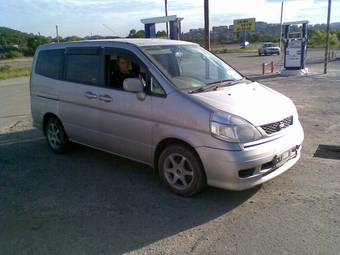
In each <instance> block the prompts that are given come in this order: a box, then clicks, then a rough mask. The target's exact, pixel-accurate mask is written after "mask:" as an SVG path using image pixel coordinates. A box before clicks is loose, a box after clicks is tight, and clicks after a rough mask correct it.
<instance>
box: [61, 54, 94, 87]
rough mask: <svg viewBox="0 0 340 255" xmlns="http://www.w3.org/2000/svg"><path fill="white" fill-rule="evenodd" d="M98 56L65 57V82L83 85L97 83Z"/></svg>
mask: <svg viewBox="0 0 340 255" xmlns="http://www.w3.org/2000/svg"><path fill="white" fill-rule="evenodd" d="M99 68H100V56H99V55H67V64H66V77H65V78H66V80H68V81H72V82H79V83H85V84H98V82H99Z"/></svg>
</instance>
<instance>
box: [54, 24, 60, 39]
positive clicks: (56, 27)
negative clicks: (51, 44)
mask: <svg viewBox="0 0 340 255" xmlns="http://www.w3.org/2000/svg"><path fill="white" fill-rule="evenodd" d="M55 30H56V33H57V43H59V31H58V25H56V26H55Z"/></svg>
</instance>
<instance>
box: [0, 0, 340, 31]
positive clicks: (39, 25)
mask: <svg viewBox="0 0 340 255" xmlns="http://www.w3.org/2000/svg"><path fill="white" fill-rule="evenodd" d="M280 6H281V0H210V23H211V26H217V25H226V24H228V25H229V24H232V20H233V19H237V18H248V17H255V18H256V20H257V21H266V22H273V23H274V22H275V23H278V22H279V18H280ZM168 12H169V13H168V14H169V15H174V14H177V15H178V16H180V17H184V20H183V22H182V29H183V31H188V30H189V28H198V27H203V0H168ZM339 13H340V0H333V6H332V22H339V21H340V14H339ZM163 15H164V0H125V1H122V0H21V1H18V0H0V26H6V27H10V28H14V29H17V30H20V31H24V32H28V33H38V32H40V33H41V34H42V35H46V36H55V25H56V24H58V25H59V29H60V34H61V36H64V37H65V36H70V35H79V36H86V35H90V34H91V33H93V34H99V35H112V32H111V31H110V30H109V29H107V28H105V26H103V24H106V25H107V26H109V27H110V28H111V30H113V31H114V32H115V34H116V35H120V36H126V35H127V34H128V32H129V30H130V29H131V28H136V29H143V25H142V24H141V23H140V19H142V18H149V17H157V16H163ZM326 15H327V0H285V12H284V21H291V20H305V19H308V20H309V21H310V22H311V23H313V24H315V23H325V22H326ZM157 29H158V30H162V29H164V25H159V26H157Z"/></svg>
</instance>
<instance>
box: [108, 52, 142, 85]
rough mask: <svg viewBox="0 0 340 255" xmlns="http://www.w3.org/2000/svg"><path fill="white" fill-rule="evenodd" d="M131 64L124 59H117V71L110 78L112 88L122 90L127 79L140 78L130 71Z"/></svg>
mask: <svg viewBox="0 0 340 255" xmlns="http://www.w3.org/2000/svg"><path fill="white" fill-rule="evenodd" d="M130 66H131V62H130V60H129V59H128V58H126V57H121V56H119V57H118V58H117V67H118V70H117V71H116V72H114V74H113V75H112V77H111V84H112V85H113V86H114V87H117V88H120V89H123V82H124V80H125V79H127V78H140V75H139V74H138V73H137V72H134V71H133V70H130Z"/></svg>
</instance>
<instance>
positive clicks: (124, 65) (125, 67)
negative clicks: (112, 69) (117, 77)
mask: <svg viewBox="0 0 340 255" xmlns="http://www.w3.org/2000/svg"><path fill="white" fill-rule="evenodd" d="M117 64H118V67H119V71H120V72H121V73H129V67H130V60H129V59H127V58H125V57H118V59H117Z"/></svg>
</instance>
